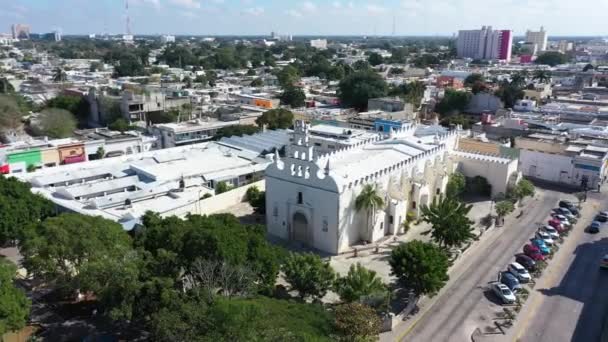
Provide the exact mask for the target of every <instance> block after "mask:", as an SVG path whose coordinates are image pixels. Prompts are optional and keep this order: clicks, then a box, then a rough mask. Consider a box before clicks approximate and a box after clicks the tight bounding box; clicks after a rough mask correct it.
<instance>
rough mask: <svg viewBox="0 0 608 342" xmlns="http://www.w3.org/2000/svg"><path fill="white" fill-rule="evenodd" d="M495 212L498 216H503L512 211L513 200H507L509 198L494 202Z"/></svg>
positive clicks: (513, 208)
mask: <svg viewBox="0 0 608 342" xmlns="http://www.w3.org/2000/svg"><path fill="white" fill-rule="evenodd" d="M495 208H496V214H497V215H498V216H499V217H505V215H507V214H509V213H511V212H513V210H515V207H514V206H513V202H511V201H509V200H505V201H500V202H498V203H496V207H495Z"/></svg>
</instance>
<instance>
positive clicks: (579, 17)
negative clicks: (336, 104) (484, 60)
mask: <svg viewBox="0 0 608 342" xmlns="http://www.w3.org/2000/svg"><path fill="white" fill-rule="evenodd" d="M586 6H593V8H595V10H594V11H592V12H587V11H580V10H579V9H580V8H585V7H586ZM129 7H130V10H129V16H130V21H131V28H132V32H133V33H134V34H177V35H265V34H269V32H271V31H277V32H281V33H289V34H293V35H391V34H392V33H393V20H394V21H395V25H394V33H395V34H396V35H425V36H433V35H443V36H448V35H452V34H453V33H456V32H457V31H458V30H461V29H471V28H477V27H481V26H482V25H492V26H493V27H494V28H496V29H511V30H513V31H514V34H515V35H516V36H519V35H523V34H525V31H526V30H527V29H534V30H536V29H538V28H539V27H540V26H541V25H543V26H544V27H545V29H546V30H547V31H548V32H549V35H551V36H560V35H561V36H564V35H584V36H592V35H602V34H603V32H602V31H601V27H602V26H601V25H602V19H603V18H602V15H601V13H603V12H604V11H603V10H608V2H602V3H596V2H594V1H591V0H582V1H580V2H577V3H572V2H569V1H565V0H558V1H550V0H539V1H535V2H530V3H528V4H525V5H523V4H521V3H518V2H516V1H514V0H492V1H488V2H484V1H481V0H464V1H455V0H442V1H435V2H433V3H430V4H425V3H424V2H423V1H421V0H401V1H400V0H391V1H377V0H353V1H319V0H317V1H314V0H307V1H283V2H281V1H277V0H205V1H202V0H129ZM0 8H2V9H0V32H9V30H10V25H12V24H15V23H24V24H29V25H30V26H31V28H32V32H38V33H43V32H51V31H53V30H55V29H57V28H60V29H61V30H62V31H63V32H64V34H90V33H98V34H100V33H106V32H107V33H109V34H122V33H125V31H126V12H125V2H124V0H99V1H89V0H53V1H51V0H22V1H20V2H19V3H18V4H17V3H15V2H12V1H9V0H0ZM488 9H490V10H488ZM66 13H70V15H69V16H66V15H65V14H66ZM429 18H431V19H432V20H430V19H429ZM311 23H314V25H311Z"/></svg>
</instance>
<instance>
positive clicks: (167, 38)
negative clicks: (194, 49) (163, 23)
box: [160, 34, 175, 44]
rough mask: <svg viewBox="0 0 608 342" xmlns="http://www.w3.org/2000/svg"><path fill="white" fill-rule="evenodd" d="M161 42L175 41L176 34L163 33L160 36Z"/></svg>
mask: <svg viewBox="0 0 608 342" xmlns="http://www.w3.org/2000/svg"><path fill="white" fill-rule="evenodd" d="M160 42H161V43H163V44H167V43H175V36H169V35H166V34H165V35H162V36H160Z"/></svg>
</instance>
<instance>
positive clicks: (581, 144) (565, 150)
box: [515, 134, 608, 189]
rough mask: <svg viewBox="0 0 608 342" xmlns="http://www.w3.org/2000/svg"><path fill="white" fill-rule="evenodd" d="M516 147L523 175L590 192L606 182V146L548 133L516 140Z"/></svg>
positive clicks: (607, 150) (607, 157)
mask: <svg viewBox="0 0 608 342" xmlns="http://www.w3.org/2000/svg"><path fill="white" fill-rule="evenodd" d="M515 145H516V146H517V147H518V148H519V149H520V156H519V162H520V170H521V172H522V173H523V175H524V176H527V177H531V178H536V179H541V180H544V181H548V182H552V183H559V184H564V185H569V186H572V187H581V186H582V185H583V184H586V185H587V187H588V188H589V189H594V188H596V187H597V186H598V184H600V183H603V182H604V180H605V177H606V172H607V168H606V162H607V161H608V145H605V144H600V143H597V142H592V141H583V140H569V141H568V140H567V139H566V137H564V136H557V135H548V134H532V135H530V136H528V137H519V138H516V140H515Z"/></svg>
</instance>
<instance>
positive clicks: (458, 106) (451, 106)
mask: <svg viewBox="0 0 608 342" xmlns="http://www.w3.org/2000/svg"><path fill="white" fill-rule="evenodd" d="M470 100H471V95H470V94H469V93H467V92H464V91H458V90H453V89H446V91H445V95H444V96H443V99H441V101H439V103H438V104H437V106H436V107H435V110H436V111H437V112H438V113H439V114H441V115H442V116H452V115H456V114H459V113H462V112H463V111H464V110H465V109H466V108H467V105H468V104H469V101H470Z"/></svg>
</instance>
